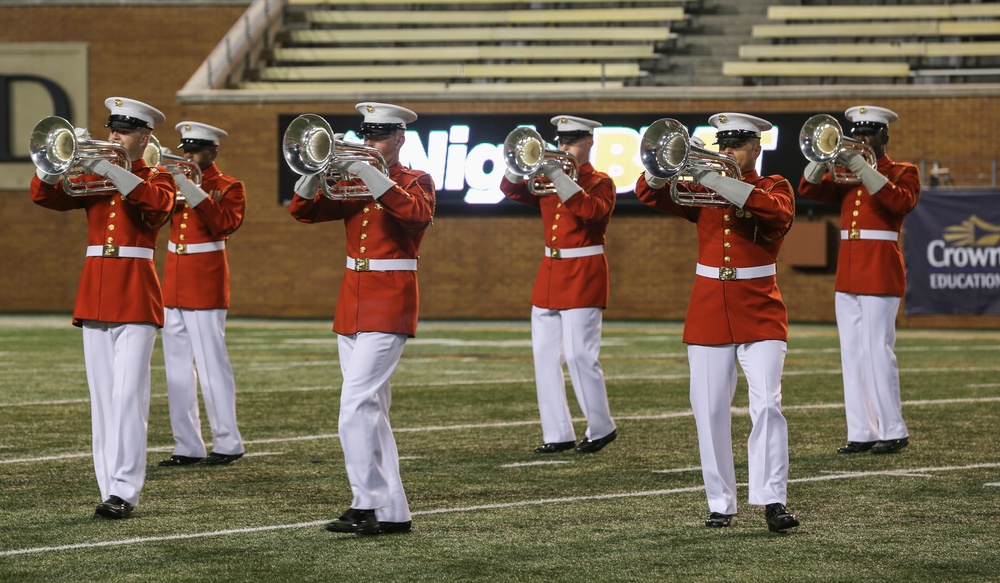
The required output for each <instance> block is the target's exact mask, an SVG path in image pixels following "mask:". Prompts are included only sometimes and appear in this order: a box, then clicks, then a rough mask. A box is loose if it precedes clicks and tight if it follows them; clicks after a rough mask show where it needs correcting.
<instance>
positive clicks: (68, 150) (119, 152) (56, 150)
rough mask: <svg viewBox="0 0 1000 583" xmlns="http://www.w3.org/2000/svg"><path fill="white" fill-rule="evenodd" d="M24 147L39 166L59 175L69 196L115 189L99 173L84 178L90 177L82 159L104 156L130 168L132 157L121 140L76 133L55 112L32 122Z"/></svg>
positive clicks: (116, 190) (102, 192)
mask: <svg viewBox="0 0 1000 583" xmlns="http://www.w3.org/2000/svg"><path fill="white" fill-rule="evenodd" d="M28 151H29V153H30V155H31V161H32V162H34V163H35V166H37V167H38V169H39V170H41V171H42V172H44V173H46V174H52V175H62V184H63V190H64V191H65V192H66V194H68V195H70V196H89V195H94V194H112V193H115V192H118V188H117V187H116V186H115V185H114V183H113V182H111V181H110V180H108V179H107V178H104V177H103V176H99V177H97V179H95V180H89V181H84V180H83V177H84V176H89V177H93V174H91V173H90V172H89V171H88V170H87V169H86V168H83V167H82V166H80V163H81V162H83V161H85V160H107V161H109V162H111V163H112V164H114V165H116V166H120V167H122V168H124V169H126V170H128V171H129V172H131V171H132V161H131V160H130V159H129V156H128V152H127V151H126V150H125V148H124V147H123V146H122V145H121V144H117V143H115V142H110V141H104V140H91V139H88V138H83V137H78V136H77V135H76V130H75V128H74V127H73V124H71V123H69V121H67V120H65V119H63V118H61V117H59V116H57V115H53V116H49V117H46V118H43V119H42V120H41V121H39V122H38V123H37V124H35V127H34V129H33V130H32V131H31V143H30V144H29V145H28Z"/></svg>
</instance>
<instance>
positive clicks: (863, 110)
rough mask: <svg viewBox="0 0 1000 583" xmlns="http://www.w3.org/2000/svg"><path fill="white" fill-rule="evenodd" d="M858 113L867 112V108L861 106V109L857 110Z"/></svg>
mask: <svg viewBox="0 0 1000 583" xmlns="http://www.w3.org/2000/svg"><path fill="white" fill-rule="evenodd" d="M858 113H868V108H867V107H862V108H861V109H859V110H858Z"/></svg>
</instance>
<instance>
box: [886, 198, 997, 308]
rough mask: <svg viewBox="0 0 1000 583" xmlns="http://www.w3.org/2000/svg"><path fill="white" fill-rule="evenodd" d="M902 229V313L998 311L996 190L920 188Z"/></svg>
mask: <svg viewBox="0 0 1000 583" xmlns="http://www.w3.org/2000/svg"><path fill="white" fill-rule="evenodd" d="M903 232H904V234H905V239H904V242H903V258H904V259H905V261H906V302H905V306H906V313H907V314H909V315H911V316H912V315H924V314H1000V192H998V191H994V190H990V191H955V190H931V191H925V192H924V193H923V194H922V195H921V197H920V203H919V204H917V208H915V209H914V210H913V212H911V213H910V214H909V215H907V217H906V222H905V223H904V230H903Z"/></svg>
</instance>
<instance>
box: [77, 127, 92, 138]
mask: <svg viewBox="0 0 1000 583" xmlns="http://www.w3.org/2000/svg"><path fill="white" fill-rule="evenodd" d="M73 133H74V134H76V137H77V139H80V140H89V139H90V130H88V129H87V128H73Z"/></svg>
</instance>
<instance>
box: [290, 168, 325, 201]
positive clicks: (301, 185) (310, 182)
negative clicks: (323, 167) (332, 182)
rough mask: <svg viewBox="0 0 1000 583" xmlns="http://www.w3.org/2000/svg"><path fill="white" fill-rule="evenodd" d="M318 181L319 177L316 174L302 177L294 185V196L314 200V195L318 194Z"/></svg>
mask: <svg viewBox="0 0 1000 583" xmlns="http://www.w3.org/2000/svg"><path fill="white" fill-rule="evenodd" d="M319 181H320V177H319V175H318V174H313V175H310V176H302V177H301V178H299V180H298V182H296V183H295V194H297V195H299V197H301V198H305V199H308V200H312V199H314V198H316V195H317V194H319Z"/></svg>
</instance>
